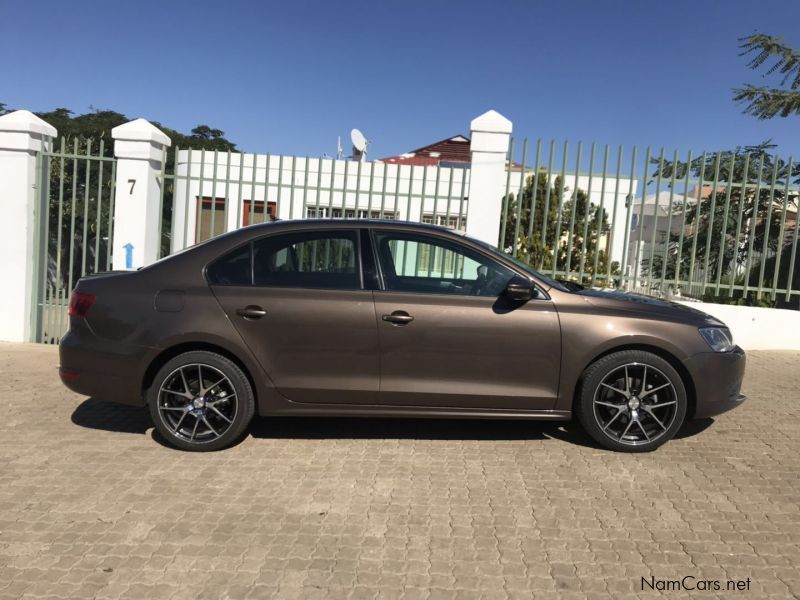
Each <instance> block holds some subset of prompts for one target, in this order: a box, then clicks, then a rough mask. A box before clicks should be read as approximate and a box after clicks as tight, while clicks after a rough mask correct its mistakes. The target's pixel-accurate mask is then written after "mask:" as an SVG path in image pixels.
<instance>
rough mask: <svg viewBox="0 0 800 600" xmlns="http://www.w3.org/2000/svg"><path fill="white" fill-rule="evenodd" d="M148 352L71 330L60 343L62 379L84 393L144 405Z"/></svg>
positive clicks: (140, 347)
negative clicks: (144, 382) (144, 379)
mask: <svg viewBox="0 0 800 600" xmlns="http://www.w3.org/2000/svg"><path fill="white" fill-rule="evenodd" d="M149 351H151V349H150V348H148V347H146V346H132V345H124V344H120V343H119V342H111V341H104V340H101V339H99V338H97V337H96V336H94V335H93V334H92V333H91V332H90V331H88V330H86V331H80V332H77V331H75V330H74V329H70V331H69V332H68V333H67V334H66V335H65V336H64V337H63V338H62V339H61V342H60V343H59V346H58V352H59V359H60V365H59V374H60V376H61V381H62V383H63V384H64V385H65V386H67V387H68V388H69V389H70V390H72V391H73V392H76V393H78V394H81V395H83V396H91V397H93V398H97V399H98V400H108V401H111V402H120V403H122V404H131V405H135V406H142V405H144V399H143V397H142V393H141V391H142V390H141V384H142V377H143V372H142V368H141V365H142V364H143V362H144V359H145V357H146V356H147V355H148V352H149Z"/></svg>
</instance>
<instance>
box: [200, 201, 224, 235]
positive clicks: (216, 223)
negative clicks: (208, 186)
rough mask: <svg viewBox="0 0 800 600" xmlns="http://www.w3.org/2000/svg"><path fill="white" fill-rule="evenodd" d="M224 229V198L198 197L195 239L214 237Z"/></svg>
mask: <svg viewBox="0 0 800 600" xmlns="http://www.w3.org/2000/svg"><path fill="white" fill-rule="evenodd" d="M225 229H226V227H225V198H210V197H208V196H204V197H203V198H198V199H197V220H196V222H195V241H196V242H202V241H204V240H207V239H209V238H212V237H216V236H218V235H219V234H221V233H225Z"/></svg>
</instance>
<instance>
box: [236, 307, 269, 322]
mask: <svg viewBox="0 0 800 600" xmlns="http://www.w3.org/2000/svg"><path fill="white" fill-rule="evenodd" d="M236 314H237V315H239V316H240V317H244V318H245V319H260V318H261V317H263V316H264V315H266V314H267V311H265V310H264V309H263V308H261V307H260V306H256V305H255V304H250V305H249V306H245V307H244V308H237V309H236Z"/></svg>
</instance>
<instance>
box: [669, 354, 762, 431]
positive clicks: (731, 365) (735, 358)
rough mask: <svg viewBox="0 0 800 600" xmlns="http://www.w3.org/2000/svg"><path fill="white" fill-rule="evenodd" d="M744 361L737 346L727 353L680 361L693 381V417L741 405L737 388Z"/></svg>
mask: <svg viewBox="0 0 800 600" xmlns="http://www.w3.org/2000/svg"><path fill="white" fill-rule="evenodd" d="M746 362H747V358H746V356H745V352H744V350H742V349H741V348H739V347H738V346H737V347H736V348H735V349H734V350H732V351H731V352H703V353H701V354H695V355H694V356H692V357H690V358H688V359H686V361H684V365H685V366H686V368H687V369H688V371H689V373H690V374H691V376H692V380H693V381H694V387H695V393H696V400H697V403H696V407H695V413H694V416H695V417H713V416H715V415H719V414H722V413H724V412H726V411H729V410H731V409H734V408H736V407H737V406H739V405H740V404H741V403H742V402H744V400H745V396H744V395H742V392H741V389H742V379H743V378H744V369H745V364H746Z"/></svg>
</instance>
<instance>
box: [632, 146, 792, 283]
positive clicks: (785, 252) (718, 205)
mask: <svg viewBox="0 0 800 600" xmlns="http://www.w3.org/2000/svg"><path fill="white" fill-rule="evenodd" d="M774 147H775V146H774V145H772V144H770V143H769V142H763V143H761V144H759V145H757V146H745V147H739V148H736V149H735V150H729V151H724V152H718V153H715V154H711V155H708V154H706V155H705V160H704V159H703V157H700V158H697V159H694V160H692V161H691V163H687V162H685V161H676V162H672V161H665V162H664V163H663V166H662V168H661V169H659V168H658V163H659V161H658V159H655V160H654V161H653V164H654V165H656V169H655V171H654V173H653V178H655V177H658V176H659V175H660V176H661V178H662V179H665V180H667V181H669V180H670V178H671V177H672V176H673V173H674V174H675V178H676V180H677V181H681V180H682V178H684V177H685V176H686V173H687V170H688V171H689V174H690V176H691V177H693V178H700V177H701V176H702V177H703V180H704V185H705V186H706V187H705V188H704V191H703V192H701V193H700V194H699V196H700V199H699V200H698V201H697V202H695V203H692V204H689V205H688V206H687V209H686V213H685V214H683V194H682V193H677V194H676V196H675V197H676V201H675V203H674V206H673V207H672V211H673V222H674V219H676V218H677V219H682V220H683V236H681V233H680V232H675V233H670V235H669V238H668V241H667V246H666V251H665V252H664V254H663V255H657V256H655V257H654V259H653V272H654V275H656V276H660V274H661V273H662V272H664V273H665V274H666V277H667V279H668V280H669V279H676V278H677V279H679V280H684V281H686V280H688V279H689V276H690V273H691V272H694V273H700V272H701V270H702V269H704V268H705V264H706V263H708V271H706V272H705V274H704V278H705V280H706V281H716V280H717V279H719V280H720V281H721V282H725V283H729V282H730V281H731V279H733V280H734V281H735V282H736V283H737V284H741V283H743V282H744V279H745V276H746V277H747V278H748V285H756V286H758V285H759V283H758V282H759V281H760V280H762V277H761V258H762V256H764V255H765V254H766V256H767V260H766V263H765V267H764V273H763V281H764V282H765V285H766V286H767V287H771V286H772V281H773V275H774V273H775V267H776V266H779V287H783V284H784V283H785V282H786V277H787V276H788V268H789V264H790V258H789V254H790V252H791V248H792V244H791V241H792V239H793V237H792V236H793V232H792V230H791V229H790V227H788V226H787V224H786V222H785V221H783V220H782V215H783V211H784V207H786V209H787V211H788V212H787V214H797V212H796V211H797V204H798V198H797V195H796V194H791V193H790V194H789V195H788V196H787V195H786V194H785V189H786V183H787V178H788V180H789V182H790V183H792V182H794V183H796V182H797V178H798V176H800V166H798V165H796V164H795V165H794V166H792V167H791V168H790V166H789V164H788V163H787V162H786V161H784V160H783V159H781V158H779V157H777V156H775V155H774V154H772V153H771V150H773V149H774ZM717 170H718V173H719V175H718V177H717V181H718V186H717V189H716V190H715V189H710V187H711V186H709V185H708V184H709V179H710V174H712V173H715V172H717ZM773 177H774V181H775V184H774V187H773V185H772V184H773ZM729 182H732V184H731V185H730V189H729V186H728V183H729ZM743 182H744V183H745V184H746V185H742V183H743ZM728 194H730V204H729V206H728V208H727V210H726V204H727V197H728ZM712 205H713V210H712ZM662 218H665V217H662ZM782 222H783V225H782ZM681 238H682V239H681ZM693 251H694V257H695V259H694V263H692V252H693ZM779 256H780V259H779V258H778V257H779ZM664 261H666V265H665V264H664ZM778 263H779V264H778ZM648 267H649V257H644V258H643V259H642V263H641V268H642V273H643V274H645V275H647V274H648V273H647V268H648ZM798 267H800V264H798V265H797V266H796V270H797V268H798ZM793 279H794V280H795V281H796V282H797V280H798V276H797V274H795V275H794V278H793ZM798 283H800V282H798ZM798 283H795V285H798ZM737 293H738V294H741V292H737Z"/></svg>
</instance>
